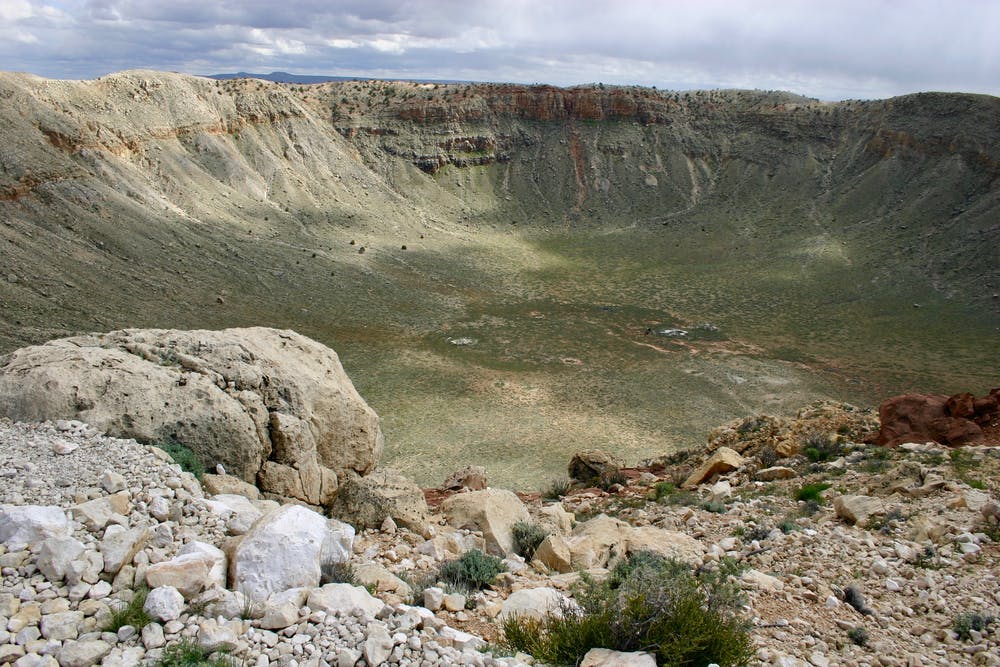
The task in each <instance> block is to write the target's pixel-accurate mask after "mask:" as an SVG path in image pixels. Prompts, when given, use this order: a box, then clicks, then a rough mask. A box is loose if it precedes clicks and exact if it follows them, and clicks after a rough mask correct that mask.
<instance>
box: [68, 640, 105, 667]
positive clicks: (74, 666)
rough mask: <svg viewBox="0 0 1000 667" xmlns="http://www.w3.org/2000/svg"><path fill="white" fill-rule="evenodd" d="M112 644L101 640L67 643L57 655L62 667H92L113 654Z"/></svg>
mask: <svg viewBox="0 0 1000 667" xmlns="http://www.w3.org/2000/svg"><path fill="white" fill-rule="evenodd" d="M111 648H112V646H111V644H109V643H108V642H105V641H101V640H99V639H95V640H91V641H67V642H65V643H63V645H62V648H61V649H59V652H58V653H57V654H56V657H57V659H58V660H59V664H60V665H61V667H91V665H96V664H97V663H98V662H100V661H101V659H102V658H104V656H106V655H107V654H108V653H111Z"/></svg>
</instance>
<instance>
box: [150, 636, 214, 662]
mask: <svg viewBox="0 0 1000 667" xmlns="http://www.w3.org/2000/svg"><path fill="white" fill-rule="evenodd" d="M215 653H216V656H215V657H214V658H213V657H212V651H209V650H207V649H204V648H202V647H200V646H198V645H197V644H196V643H194V641H192V640H191V639H182V640H181V641H179V642H178V643H176V644H172V645H171V646H168V647H167V648H165V649H163V656H162V657H161V658H160V660H159V661H158V662H157V663H156V665H157V667H232V662H231V661H230V660H229V659H227V656H226V655H225V652H224V651H216V652H215Z"/></svg>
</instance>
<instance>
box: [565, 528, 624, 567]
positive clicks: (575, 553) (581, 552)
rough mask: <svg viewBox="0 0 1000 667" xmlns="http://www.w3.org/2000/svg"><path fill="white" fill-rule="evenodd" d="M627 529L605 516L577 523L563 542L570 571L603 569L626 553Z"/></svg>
mask: <svg viewBox="0 0 1000 667" xmlns="http://www.w3.org/2000/svg"><path fill="white" fill-rule="evenodd" d="M630 530H631V527H630V526H629V525H628V524H627V523H625V522H623V521H619V520H618V519H614V518H611V517H609V516H607V515H605V514H601V515H599V516H596V517H594V518H593V519H590V520H589V521H584V522H581V523H578V524H577V525H576V528H574V529H573V532H572V533H570V535H569V536H568V537H567V538H566V544H567V545H568V546H569V551H570V556H571V559H572V564H573V569H574V570H581V569H583V570H587V569H590V568H593V567H604V566H606V565H607V564H608V562H609V561H610V560H612V559H613V558H618V557H620V556H624V555H625V554H626V553H627V551H628V537H629V531H630Z"/></svg>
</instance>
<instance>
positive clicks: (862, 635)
mask: <svg viewBox="0 0 1000 667" xmlns="http://www.w3.org/2000/svg"><path fill="white" fill-rule="evenodd" d="M847 638H848V639H850V640H851V641H852V642H854V643H855V644H857V645H858V646H868V631H867V630H865V629H864V627H863V626H860V625H858V626H855V627H853V628H851V629H850V630H848V631H847Z"/></svg>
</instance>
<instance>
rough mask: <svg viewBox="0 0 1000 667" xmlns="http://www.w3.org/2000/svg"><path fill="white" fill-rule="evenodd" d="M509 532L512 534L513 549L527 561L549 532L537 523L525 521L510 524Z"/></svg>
mask: <svg viewBox="0 0 1000 667" xmlns="http://www.w3.org/2000/svg"><path fill="white" fill-rule="evenodd" d="M511 532H512V533H513V536H514V551H515V552H516V553H517V554H519V555H521V556H523V557H524V560H528V561H530V560H531V559H532V557H533V556H534V555H535V550H536V549H537V548H538V545H539V544H541V543H542V540H544V539H545V538H546V537H548V536H549V532H548V531H547V530H545V529H544V528H542V527H541V526H539V525H538V524H535V523H527V522H526V521H518V522H517V523H515V524H514V525H513V526H511Z"/></svg>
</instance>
